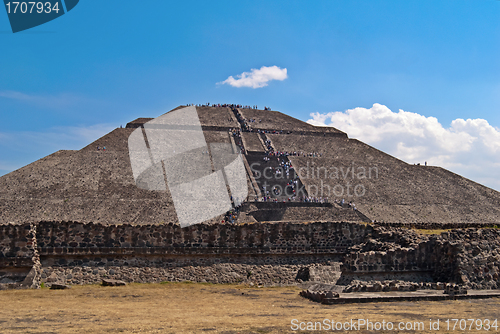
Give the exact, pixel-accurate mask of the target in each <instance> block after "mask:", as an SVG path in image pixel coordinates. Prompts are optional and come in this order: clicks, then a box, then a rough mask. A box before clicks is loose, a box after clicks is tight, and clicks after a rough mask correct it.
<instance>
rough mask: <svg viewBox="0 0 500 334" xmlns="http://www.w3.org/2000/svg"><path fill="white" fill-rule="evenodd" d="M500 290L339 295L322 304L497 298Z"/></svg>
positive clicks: (324, 300)
mask: <svg viewBox="0 0 500 334" xmlns="http://www.w3.org/2000/svg"><path fill="white" fill-rule="evenodd" d="M499 297H500V290H468V291H467V294H463V295H449V294H445V293H444V292H443V290H417V291H407V292H406V291H405V292H401V291H391V292H354V293H340V294H339V298H325V299H323V302H322V304H327V305H333V304H351V303H377V302H397V301H420V300H426V301H438V300H457V299H485V298H499Z"/></svg>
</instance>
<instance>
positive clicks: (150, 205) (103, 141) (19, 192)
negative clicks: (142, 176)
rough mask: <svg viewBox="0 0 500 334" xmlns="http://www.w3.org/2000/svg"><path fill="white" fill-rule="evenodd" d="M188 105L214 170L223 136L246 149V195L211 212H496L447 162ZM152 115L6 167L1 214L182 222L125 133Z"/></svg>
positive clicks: (460, 215) (451, 219) (260, 114)
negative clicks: (417, 159)
mask: <svg viewBox="0 0 500 334" xmlns="http://www.w3.org/2000/svg"><path fill="white" fill-rule="evenodd" d="M185 108H187V107H186V106H179V107H177V108H175V109H173V110H172V111H170V112H169V113H170V114H171V113H173V112H179V113H182V112H183V109H185ZM189 108H192V110H195V113H196V114H197V116H198V119H199V124H200V126H201V131H202V134H203V137H204V140H205V142H206V143H208V144H209V146H207V148H208V149H207V153H210V154H207V155H206V156H205V157H204V159H205V160H204V161H206V162H207V163H208V165H209V166H211V168H212V170H211V171H210V172H216V171H217V169H220V168H217V166H216V165H217V162H215V161H214V152H213V150H214V149H213V148H211V147H213V146H210V145H212V144H219V145H226V146H227V147H230V148H232V150H233V153H238V154H239V153H241V155H240V156H241V159H242V166H244V167H242V170H244V175H245V176H244V177H245V178H246V186H247V189H246V191H245V193H246V196H245V198H242V199H241V201H240V202H238V203H236V202H235V200H236V197H237V196H232V197H231V203H230V207H229V208H228V210H224V211H230V213H227V212H221V213H219V214H218V215H216V216H214V217H212V218H211V219H208V220H207V222H211V223H217V222H222V221H224V222H235V223H252V222H253V223H256V222H269V221H288V222H290V221H294V222H308V221H351V222H352V221H379V222H381V221H385V222H391V223H398V222H401V223H422V224H426V223H432V224H449V223H453V224H458V223H464V224H471V223H473V224H495V223H498V222H499V217H500V209H499V208H500V205H499V204H500V193H499V192H497V191H495V190H492V189H490V188H487V187H485V186H482V185H480V184H478V183H476V182H473V181H471V180H468V179H466V178H464V177H461V176H460V175H457V174H455V173H452V172H450V171H448V170H446V169H443V168H441V167H435V166H423V165H412V164H408V163H406V162H404V161H401V160H399V159H397V158H395V157H392V156H391V155H389V154H386V153H384V152H381V151H380V150H377V149H375V148H373V147H371V146H370V145H367V144H365V143H363V142H361V141H359V140H356V139H352V138H349V137H348V134H346V133H344V132H342V131H340V130H338V129H335V128H333V127H317V126H313V125H310V124H308V123H305V122H302V121H300V120H297V119H295V118H293V117H290V116H288V115H286V114H284V113H281V112H278V111H273V110H259V109H252V108H248V107H245V108H244V107H241V106H239V105H217V106H208V105H206V106H196V107H195V106H190V107H189ZM266 109H267V108H266ZM169 113H167V114H165V115H168V114H169ZM153 120H154V119H153V118H138V119H136V120H134V121H131V122H130V123H128V124H127V126H126V127H125V128H118V129H115V130H113V131H112V132H110V133H108V134H106V135H105V136H103V137H101V138H99V139H98V140H96V141H94V142H93V143H90V144H89V145H88V146H86V147H84V148H82V149H81V150H75V151H73V150H71V151H69V150H65V151H58V152H55V153H53V154H51V155H49V156H47V157H45V158H42V159H40V160H38V161H35V162H33V163H31V164H29V165H27V166H25V167H22V168H20V169H18V170H16V171H13V172H11V173H9V174H7V175H4V176H2V177H0V222H1V223H9V222H11V223H25V222H37V221H78V222H82V223H86V222H95V223H101V224H160V223H174V224H178V223H179V216H178V213H176V210H175V205H174V204H175V203H174V199H173V197H172V191H171V189H169V187H168V185H169V184H170V186H172V183H171V181H170V180H169V182H166V184H167V187H165V189H163V190H149V189H144V187H143V188H141V187H139V186H138V184H137V183H136V178H134V171H133V167H132V163H131V152H130V145H129V137H130V136H131V134H132V133H133V132H134V131H136V130H139V131H146V130H145V129H146V128H147V127H148V125H147V124H152V123H151V122H152V121H153ZM167 131H168V130H167ZM149 144H150V143H149ZM208 151H210V152H208ZM184 158H186V157H184ZM190 159H192V158H190ZM191 161H196V160H191ZM192 165H193V166H194V165H198V164H192ZM167 167H168V166H167ZM167 169H168V168H167ZM167 172H168V170H167ZM162 180H163V179H162ZM228 191H229V194H231V193H232V192H231V189H229V187H228ZM233 191H234V189H233Z"/></svg>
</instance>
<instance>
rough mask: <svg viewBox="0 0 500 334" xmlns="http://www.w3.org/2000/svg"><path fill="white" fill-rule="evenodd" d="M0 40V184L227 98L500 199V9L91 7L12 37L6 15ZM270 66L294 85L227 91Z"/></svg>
mask: <svg viewBox="0 0 500 334" xmlns="http://www.w3.org/2000/svg"><path fill="white" fill-rule="evenodd" d="M0 39H1V51H0V64H2V67H1V68H2V69H1V71H0V175H2V174H5V173H8V172H10V171H12V170H14V169H17V168H20V167H22V166H24V165H26V164H28V163H30V162H33V161H34V160H37V159H39V158H41V157H43V156H45V155H47V154H50V153H53V152H54V151H57V150H59V149H80V148H81V147H83V146H85V145H86V144H88V143H90V142H91V141H93V140H95V139H97V138H98V137H99V136H101V135H103V134H104V133H106V132H108V131H109V130H111V129H113V128H115V127H119V126H120V125H125V124H126V123H127V122H128V121H130V120H133V119H135V118H137V117H156V116H159V115H160V114H162V113H164V112H166V111H168V110H170V109H172V108H175V107H176V106H178V105H180V104H186V103H206V102H210V103H219V102H220V103H226V102H228V103H241V104H248V105H258V106H259V107H264V106H270V107H272V108H273V109H274V110H279V111H282V112H285V113H287V114H289V115H291V116H294V117H297V118H299V119H302V120H304V121H307V120H309V121H310V122H316V123H317V124H323V125H333V126H336V127H341V129H342V130H344V131H347V130H348V129H349V130H350V131H347V132H348V133H349V132H351V134H350V136H351V137H357V138H359V139H362V140H364V141H365V142H368V143H369V144H371V145H373V146H375V147H377V148H380V149H382V150H384V151H386V152H388V153H391V154H393V155H396V156H398V157H400V158H402V159H403V160H405V161H407V162H409V163H414V162H423V160H426V161H427V160H428V161H429V162H431V163H433V164H438V165H441V166H443V167H446V168H449V169H451V170H452V171H455V172H457V173H460V174H463V175H465V176H467V177H469V178H471V179H473V180H476V181H478V182H481V183H483V184H485V185H487V186H489V187H493V188H495V189H497V190H500V183H499V182H498V181H496V180H499V179H500V172H498V171H499V170H500V168H499V167H500V158H499V156H500V130H499V128H500V1H498V0H432V1H426V0H419V1H412V0H405V1H399V0H394V1H376V0H366V1H356V0H328V1H319V0H318V1H273V2H270V1H211V2H210V1H183V2H180V1H175V2H174V1H159V0H154V1H153V0H151V1H147V2H144V3H138V2H137V1H95V0H94V1H92V0H82V1H80V3H79V4H78V5H77V6H76V7H75V8H74V9H73V10H72V11H71V12H69V13H67V14H66V15H63V16H62V17H60V18H58V19H56V20H54V21H51V22H49V23H46V24H44V25H41V26H39V27H35V28H33V29H30V30H27V31H24V32H19V33H16V34H13V33H12V32H11V29H10V25H9V22H8V18H7V14H6V12H5V11H4V10H0ZM263 66H266V67H271V66H276V67H278V68H279V69H286V70H287V77H286V79H283V80H270V81H269V82H267V85H266V86H264V87H260V88H251V87H234V86H232V85H230V84H217V83H221V82H224V81H225V80H226V79H228V78H229V77H230V76H233V77H234V78H236V79H237V78H238V75H241V74H242V73H244V72H251V70H252V69H257V70H258V69H261V68H262V67H263ZM374 104H377V105H376V106H374ZM378 105H381V106H383V107H385V108H386V109H384V108H382V107H380V108H379V107H377V106H378ZM356 108H358V109H356ZM359 108H361V109H359ZM355 110H357V111H355ZM399 110H404V112H400V111H399ZM335 112H338V113H337V114H336V113H335ZM360 113H361V114H363V113H364V114H363V115H365V116H366V117H361V118H360V116H359V115H360ZM384 115H385V116H384ZM366 119H370V120H374V123H373V124H367V123H366ZM434 119H437V122H438V124H439V125H441V128H439V126H437V127H433V126H435V125H436V124H435V122H434ZM460 119H463V120H464V121H465V123H464V124H465V125H464V124H462V123H460V121H459V120H460ZM467 119H470V120H471V122H469V123H467V122H466V121H467ZM363 120H365V121H363ZM375 120H376V121H375ZM409 120H413V121H409ZM415 120H419V121H415ZM457 120H458V121H457ZM479 120H481V121H485V122H486V124H487V125H485V123H484V122H481V121H479ZM453 122H455V123H453ZM374 124H378V125H377V126H375V125H374ZM402 124H403V125H402ZM409 124H410V125H409ZM384 125H385V128H384ZM387 125H390V126H393V127H394V128H393V129H394V130H387ZM406 127H410V129H413V127H419V129H423V130H422V131H417V132H416V133H415V135H413V136H409V137H408V136H407V134H408V128H406ZM398 129H399V131H400V132H398ZM433 129H434V130H436V129H437V130H436V131H437V132H439V131H441V132H442V134H443V135H442V136H440V137H439V138H438V139H436V138H434V137H435V135H432V134H431V135H429V134H428V133H430V132H432V131H433ZM424 130H425V131H424ZM352 132H354V135H353V134H352ZM366 132H376V133H378V134H379V136H375V137H374V136H368V135H366ZM410 132H411V131H410ZM387 133H390V135H388V134H387ZM422 133H423V134H422ZM486 133H487V134H488V135H487V136H486V135H485V134H486ZM433 138H434V139H433ZM443 138H445V139H443ZM491 138H493V139H491ZM398 140H399V142H398ZM453 140H456V145H448V144H449V141H453ZM439 141H440V142H439ZM440 143H441V144H442V145H441V146H442V147H440V150H438V151H439V152H438V153H439V154H438V153H436V152H435V151H434V150H433V148H435V147H436V145H438V146H439V145H440ZM443 143H445V144H443ZM467 143H468V144H470V145H469V146H467V145H468V144H467ZM396 144H397V145H396ZM457 147H459V148H457ZM460 147H461V149H460ZM464 147H466V148H468V150H464V149H463V148H464Z"/></svg>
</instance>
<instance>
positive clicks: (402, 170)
mask: <svg viewBox="0 0 500 334" xmlns="http://www.w3.org/2000/svg"><path fill="white" fill-rule="evenodd" d="M269 137H270V138H271V140H272V142H273V144H274V145H275V147H276V149H277V150H283V151H291V150H297V151H302V152H304V153H306V154H307V153H309V152H317V153H320V154H321V157H317V158H311V157H290V160H291V161H292V163H293V165H294V166H295V168H296V170H299V169H300V168H302V173H301V175H300V176H301V180H302V182H303V183H304V184H305V185H306V190H309V189H308V188H309V187H311V189H312V190H313V191H312V192H311V191H308V192H309V194H310V195H311V196H312V195H314V190H316V189H317V190H318V193H320V194H319V195H318V196H321V189H322V188H321V187H322V185H323V190H324V192H328V189H330V196H329V197H331V198H337V199H342V198H345V200H347V201H353V202H354V203H355V204H356V206H357V207H358V209H360V211H361V212H363V213H364V214H366V215H367V216H368V217H370V218H371V219H375V220H379V221H382V220H384V221H392V222H397V221H404V222H421V223H425V222H442V223H444V222H462V223H473V222H476V223H488V224H491V223H496V222H498V221H499V217H500V209H499V208H500V194H499V193H498V192H497V191H494V190H492V189H490V188H487V187H484V186H482V185H480V184H478V183H475V182H473V181H471V180H468V179H466V178H463V177H461V176H459V175H457V174H454V173H451V172H449V171H447V170H444V169H442V168H439V167H430V166H416V165H410V164H407V163H405V162H403V161H401V160H399V159H396V158H394V157H392V156H390V155H388V154H385V153H383V152H381V151H379V150H377V149H375V148H373V147H371V146H369V145H366V144H364V143H362V142H360V141H358V140H355V139H343V138H332V137H326V138H322V137H313V136H295V135H288V136H281V135H276V134H270V135H269ZM353 169H354V171H355V172H354V175H353V174H352V170H353ZM308 170H309V174H307V171H308ZM313 170H314V174H313ZM363 170H364V171H365V176H366V178H362V179H360V178H358V173H360V172H362V171H363ZM318 171H319V176H318ZM335 171H337V174H336V173H335ZM370 171H371V177H370ZM377 171H378V173H377ZM325 173H326V174H325ZM342 173H344V174H342ZM359 175H360V176H362V174H359ZM344 176H345V177H344ZM348 184H350V185H351V189H350V193H351V194H352V195H354V196H348V195H347V188H348ZM356 185H362V187H363V188H364V189H365V193H364V194H363V195H362V196H355V194H354V186H356ZM316 187H317V188H316ZM328 187H329V188H328ZM334 187H337V188H334ZM363 188H361V187H359V188H358V194H359V193H360V192H361V189H363ZM334 189H335V190H336V191H337V192H336V193H337V194H338V196H335V193H334V191H333V190H334ZM342 189H343V191H344V194H343V195H342V194H341V190H342Z"/></svg>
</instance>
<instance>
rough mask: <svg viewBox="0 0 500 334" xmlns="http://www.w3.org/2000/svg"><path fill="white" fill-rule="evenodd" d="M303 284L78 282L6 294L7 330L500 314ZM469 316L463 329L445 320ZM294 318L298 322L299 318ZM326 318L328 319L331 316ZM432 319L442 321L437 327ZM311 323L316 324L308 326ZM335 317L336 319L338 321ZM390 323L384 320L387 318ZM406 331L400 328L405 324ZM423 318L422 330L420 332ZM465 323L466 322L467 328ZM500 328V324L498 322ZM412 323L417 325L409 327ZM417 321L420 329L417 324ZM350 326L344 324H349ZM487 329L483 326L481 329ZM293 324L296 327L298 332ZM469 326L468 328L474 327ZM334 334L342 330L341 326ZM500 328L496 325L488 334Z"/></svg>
mask: <svg viewBox="0 0 500 334" xmlns="http://www.w3.org/2000/svg"><path fill="white" fill-rule="evenodd" d="M299 291H300V289H299V288H298V287H279V288H257V287H249V286H243V285H211V284H195V283H167V284H130V285H127V286H122V287H101V286H97V285H92V286H74V287H72V288H71V289H69V290H49V289H46V288H44V289H40V290H15V291H13V290H11V291H0V305H1V306H0V332H1V333H208V334H210V333H227V334H229V333H234V334H236V333H241V334H244V333H245V334H247V333H328V332H332V331H331V330H328V327H322V329H323V330H322V331H320V328H319V324H318V323H317V324H316V331H315V330H309V331H307V330H305V331H301V330H300V329H299V328H300V326H302V328H307V326H309V329H313V328H312V327H311V326H314V322H321V325H322V326H325V325H324V324H325V322H326V323H328V324H330V325H331V320H334V321H335V322H337V321H342V322H343V323H344V322H350V321H351V319H354V324H355V325H356V324H359V323H358V322H357V321H358V320H357V319H366V320H368V321H370V322H372V323H373V324H374V326H377V322H378V323H379V325H384V326H385V325H387V326H389V324H388V322H391V323H392V324H393V326H394V328H393V330H388V329H387V327H386V330H383V328H381V330H379V331H377V330H376V327H375V329H373V330H372V329H371V328H370V330H366V327H365V326H363V327H359V326H356V327H355V328H350V331H351V332H358V333H373V332H378V333H424V332H425V333H437V332H439V333H463V332H486V331H484V330H481V325H483V326H484V325H485V324H486V321H485V320H484V319H489V320H490V323H491V325H494V323H493V321H494V319H496V318H500V299H498V298H494V299H484V300H462V301H440V302H394V303H367V304H349V305H330V306H328V305H321V304H317V303H313V302H311V301H309V300H306V299H304V298H302V297H300V296H299V295H298V293H299ZM454 318H456V319H481V322H474V323H473V325H472V326H471V327H469V325H470V324H471V323H472V322H471V321H470V320H468V322H467V324H466V326H467V329H466V330H465V331H462V330H460V323H457V325H456V328H455V330H452V327H453V321H450V329H447V324H446V322H445V321H446V319H454ZM293 319H296V320H293ZM324 319H327V320H326V321H325V320H324ZM429 319H432V320H433V322H434V326H436V325H435V321H436V320H437V319H440V323H439V330H431V329H430V328H429V326H430V325H429ZM308 322H311V323H309V324H308ZM335 322H334V324H335ZM383 322H384V323H383ZM400 322H402V323H403V330H398V328H397V327H398V325H399V323H400ZM420 322H422V323H423V325H424V328H423V330H422V328H420V329H416V330H415V328H416V326H417V325H418V323H420ZM463 325H464V322H463V321H462V327H463ZM499 325H500V324H499ZM405 326H406V328H411V329H408V330H406V329H404V328H405ZM413 326H415V327H413ZM344 328H345V327H344ZM483 328H485V327H483ZM294 329H295V330H294ZM469 329H470V330H469ZM334 332H342V331H337V330H335V331H334ZM495 332H500V330H496V329H495V328H491V327H490V330H489V331H488V333H495Z"/></svg>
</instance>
